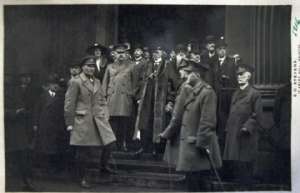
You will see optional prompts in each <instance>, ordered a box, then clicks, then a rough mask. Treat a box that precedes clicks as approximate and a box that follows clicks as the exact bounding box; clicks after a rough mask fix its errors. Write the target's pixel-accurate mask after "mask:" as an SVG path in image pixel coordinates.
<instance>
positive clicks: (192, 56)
mask: <svg viewBox="0 0 300 193" xmlns="http://www.w3.org/2000/svg"><path fill="white" fill-rule="evenodd" d="M191 58H193V59H194V60H195V61H196V62H200V61H201V56H200V54H197V53H193V52H192V53H191Z"/></svg>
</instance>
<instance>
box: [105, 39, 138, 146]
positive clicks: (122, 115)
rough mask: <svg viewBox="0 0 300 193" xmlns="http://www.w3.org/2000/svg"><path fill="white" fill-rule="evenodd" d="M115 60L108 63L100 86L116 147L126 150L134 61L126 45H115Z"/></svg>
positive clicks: (133, 97) (128, 137) (130, 129)
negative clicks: (106, 105) (115, 137)
mask: <svg viewBox="0 0 300 193" xmlns="http://www.w3.org/2000/svg"><path fill="white" fill-rule="evenodd" d="M114 50H115V51H116V52H117V60H116V61H115V62H114V63H111V64H109V65H108V67H107V69H106V72H105V75H104V79H103V82H102V87H103V91H104V95H105V97H106V99H107V104H108V109H109V115H110V123H111V125H112V128H113V130H114V132H115V134H116V136H117V147H118V149H120V150H123V151H127V144H128V143H129V142H130V139H131V137H132V135H130V133H131V134H132V133H133V128H132V127H131V124H130V123H131V119H132V115H133V102H134V100H135V97H136V96H135V92H136V89H135V88H136V85H135V83H137V82H136V81H134V80H135V79H134V75H135V74H134V70H133V69H134V65H135V64H134V62H133V61H131V60H130V59H129V58H128V54H127V51H128V47H127V46H126V45H123V44H119V45H116V46H115V47H114Z"/></svg>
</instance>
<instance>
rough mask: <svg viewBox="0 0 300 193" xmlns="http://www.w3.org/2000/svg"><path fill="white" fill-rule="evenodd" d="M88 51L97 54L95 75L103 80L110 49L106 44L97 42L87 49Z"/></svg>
mask: <svg viewBox="0 0 300 193" xmlns="http://www.w3.org/2000/svg"><path fill="white" fill-rule="evenodd" d="M87 53H88V54H90V55H94V56H95V58H96V70H95V77H96V78H97V79H99V80H100V82H102V80H103V77H104V73H105V70H106V67H107V64H108V60H107V55H108V49H107V48H106V47H105V46H103V45H101V44H99V43H97V42H96V43H94V44H93V45H91V46H90V47H89V48H88V49H87Z"/></svg>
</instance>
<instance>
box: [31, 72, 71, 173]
mask: <svg viewBox="0 0 300 193" xmlns="http://www.w3.org/2000/svg"><path fill="white" fill-rule="evenodd" d="M45 88H47V89H45V90H43V92H42V93H41V95H40V97H39V99H38V100H37V102H36V104H35V109H34V122H33V123H34V126H33V128H34V130H35V132H36V135H35V136H36V140H35V143H36V144H35V149H34V150H35V152H36V153H37V155H38V157H40V158H42V159H41V160H47V161H46V164H47V166H48V170H51V171H56V172H58V171H60V170H62V169H63V168H64V166H65V161H66V159H64V158H65V154H66V151H65V150H66V149H67V146H68V141H67V138H68V133H67V131H66V129H65V124H64V94H65V93H64V90H63V89H62V88H61V87H59V85H58V76H57V75H56V74H50V75H49V77H48V80H47V83H46V85H45ZM41 160H40V159H39V160H38V161H41Z"/></svg>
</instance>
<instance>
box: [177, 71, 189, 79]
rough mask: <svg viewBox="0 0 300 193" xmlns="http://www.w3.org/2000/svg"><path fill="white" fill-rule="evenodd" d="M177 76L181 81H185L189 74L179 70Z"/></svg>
mask: <svg viewBox="0 0 300 193" xmlns="http://www.w3.org/2000/svg"><path fill="white" fill-rule="evenodd" d="M179 74H180V78H181V79H182V80H187V78H188V76H189V74H190V72H189V71H186V70H184V69H180V70H179Z"/></svg>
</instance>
